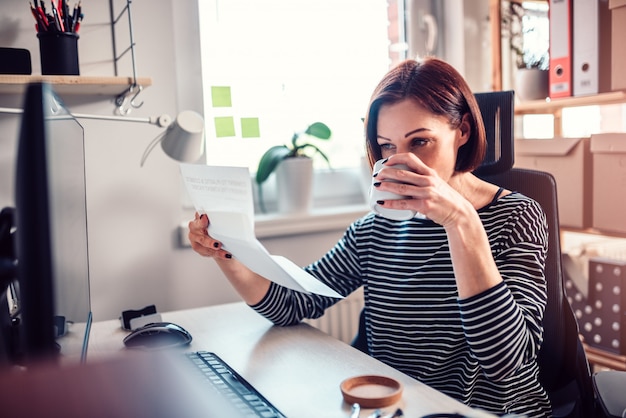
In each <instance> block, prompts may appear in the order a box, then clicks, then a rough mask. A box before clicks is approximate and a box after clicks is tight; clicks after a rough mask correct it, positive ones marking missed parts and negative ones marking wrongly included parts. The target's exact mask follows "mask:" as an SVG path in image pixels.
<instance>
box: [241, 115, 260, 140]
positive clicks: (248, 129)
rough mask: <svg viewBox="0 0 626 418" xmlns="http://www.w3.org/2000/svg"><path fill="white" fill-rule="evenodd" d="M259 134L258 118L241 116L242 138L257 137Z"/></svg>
mask: <svg viewBox="0 0 626 418" xmlns="http://www.w3.org/2000/svg"><path fill="white" fill-rule="evenodd" d="M260 136H261V130H260V129H259V118H241V137H242V138H259V137H260Z"/></svg>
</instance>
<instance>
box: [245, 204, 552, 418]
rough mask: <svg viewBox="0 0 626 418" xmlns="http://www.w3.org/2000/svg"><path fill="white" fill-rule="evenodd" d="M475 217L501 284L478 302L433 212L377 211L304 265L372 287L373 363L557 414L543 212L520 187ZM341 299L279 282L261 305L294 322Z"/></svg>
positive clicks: (511, 405) (517, 407)
mask: <svg viewBox="0 0 626 418" xmlns="http://www.w3.org/2000/svg"><path fill="white" fill-rule="evenodd" d="M478 213H479V215H480V218H481V220H482V223H483V225H484V228H485V230H486V232H487V236H488V239H489V242H490V245H491V249H492V255H493V258H494V260H495V262H496V265H497V267H498V269H499V271H500V274H501V275H502V277H503V279H504V280H503V282H502V283H500V284H498V285H496V286H494V287H493V288H491V289H488V290H486V291H484V292H482V293H480V294H478V295H475V296H472V297H470V298H466V299H460V298H459V297H458V293H457V288H456V282H455V278H454V271H453V268H452V261H451V258H450V249H449V246H448V240H447V236H446V233H445V230H444V229H443V228H442V227H441V226H440V225H438V224H436V223H435V222H432V221H430V220H421V219H411V220H408V221H393V220H388V219H385V218H383V217H380V216H379V215H375V214H373V213H370V214H368V215H366V216H364V217H363V218H361V219H359V220H357V221H355V222H354V223H353V224H352V225H351V226H350V227H349V228H348V229H347V231H346V232H345V234H344V236H343V237H342V238H341V239H340V240H339V242H338V243H337V244H336V245H335V246H334V247H333V248H332V249H331V250H330V251H329V252H328V253H327V254H326V255H324V256H323V257H322V258H321V259H320V260H318V261H316V262H314V263H313V264H311V265H309V266H307V267H306V268H305V269H306V270H307V271H308V272H309V273H311V274H312V275H313V276H315V277H317V278H318V279H319V280H320V281H322V282H324V283H325V284H327V285H329V286H330V287H332V288H334V289H335V290H337V291H338V292H339V293H340V294H342V295H348V294H349V293H351V292H353V291H354V290H356V289H357V288H359V287H361V286H363V287H364V295H365V306H366V319H367V320H366V324H367V325H366V335H367V343H368V349H369V353H370V355H372V356H373V357H375V358H376V359H378V360H380V361H382V362H384V363H386V364H388V365H390V366H392V367H394V368H396V369H398V370H400V371H402V372H404V373H406V374H408V375H410V376H412V377H414V378H416V379H418V380H420V381H422V382H424V383H426V384H428V385H429V386H431V387H433V388H435V389H438V390H439V391H441V392H443V393H445V394H447V395H449V396H451V397H453V398H455V399H457V400H459V401H461V402H463V403H465V404H467V405H469V406H472V407H475V408H481V409H483V410H486V411H489V412H491V413H494V414H499V415H502V414H507V413H512V414H520V415H526V416H529V417H547V416H550V414H551V407H550V403H549V400H548V397H547V394H546V392H545V391H544V389H543V388H542V386H541V385H540V383H539V381H538V373H539V369H538V365H537V362H536V360H537V352H538V350H539V347H540V345H541V342H542V339H543V328H542V325H541V323H542V318H543V312H544V308H545V304H546V287H545V278H544V270H543V266H544V263H545V257H546V252H547V224H546V219H545V214H544V213H543V211H542V209H541V207H540V206H539V205H538V204H537V203H536V202H535V201H534V200H532V199H529V198H527V197H526V196H524V195H522V194H520V193H511V194H509V195H506V196H503V197H501V198H499V199H498V200H496V201H495V202H492V203H491V204H490V205H488V206H486V207H484V208H482V209H480V210H479V211H478ZM336 302H337V300H336V299H333V298H328V297H323V296H320V295H312V294H304V293H300V292H296V291H293V290H290V289H286V288H284V287H281V286H279V285H276V284H275V283H272V285H271V286H270V290H269V291H268V293H267V294H266V296H265V297H264V299H263V300H262V301H261V302H259V303H258V304H257V305H255V306H253V308H254V309H255V310H257V311H258V312H259V313H261V314H262V315H264V316H266V317H267V318H268V319H270V320H271V321H273V322H274V323H275V324H277V325H291V324H295V323H298V322H300V321H301V320H302V319H303V318H318V317H320V316H322V315H323V314H324V310H325V309H326V308H328V307H329V306H330V305H332V304H334V303H336Z"/></svg>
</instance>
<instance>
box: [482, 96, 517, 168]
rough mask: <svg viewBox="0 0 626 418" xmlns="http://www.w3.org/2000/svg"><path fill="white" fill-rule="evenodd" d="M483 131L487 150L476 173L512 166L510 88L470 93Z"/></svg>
mask: <svg viewBox="0 0 626 418" xmlns="http://www.w3.org/2000/svg"><path fill="white" fill-rule="evenodd" d="M474 97H476V101H477V102H478V107H479V108H480V113H481V114H482V117H483V122H484V124H485V133H486V134H487V152H486V154H485V159H484V160H483V162H482V164H481V165H480V167H478V168H477V169H476V170H474V174H476V175H479V176H480V175H488V174H495V173H504V172H505V171H507V170H509V169H511V168H512V167H513V161H514V150H513V106H514V104H513V103H514V93H513V91H494V92H489V93H476V94H474Z"/></svg>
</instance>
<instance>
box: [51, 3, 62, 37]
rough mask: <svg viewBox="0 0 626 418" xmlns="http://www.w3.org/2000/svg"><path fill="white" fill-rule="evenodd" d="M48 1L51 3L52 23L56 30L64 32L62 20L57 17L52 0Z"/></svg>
mask: <svg viewBox="0 0 626 418" xmlns="http://www.w3.org/2000/svg"><path fill="white" fill-rule="evenodd" d="M50 3H52V16H54V24H55V26H56V28H57V30H58V31H59V32H65V29H64V28H63V22H61V18H60V17H59V11H58V10H57V8H56V6H55V5H54V0H50Z"/></svg>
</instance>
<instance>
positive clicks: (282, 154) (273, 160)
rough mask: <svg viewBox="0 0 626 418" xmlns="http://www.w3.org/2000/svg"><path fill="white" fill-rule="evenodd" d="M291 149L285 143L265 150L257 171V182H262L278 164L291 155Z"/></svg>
mask: <svg viewBox="0 0 626 418" xmlns="http://www.w3.org/2000/svg"><path fill="white" fill-rule="evenodd" d="M289 153H290V150H289V148H287V147H286V146H284V145H275V146H273V147H271V148H270V149H268V150H267V151H265V154H263V156H262V157H261V160H260V161H259V167H258V168H257V171H256V182H257V184H259V185H260V184H262V183H263V182H264V181H265V180H267V178H268V177H269V176H270V174H272V173H273V172H274V170H275V169H276V167H277V166H278V164H279V163H280V162H281V161H282V160H283V159H285V158H286V157H287V155H289Z"/></svg>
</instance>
